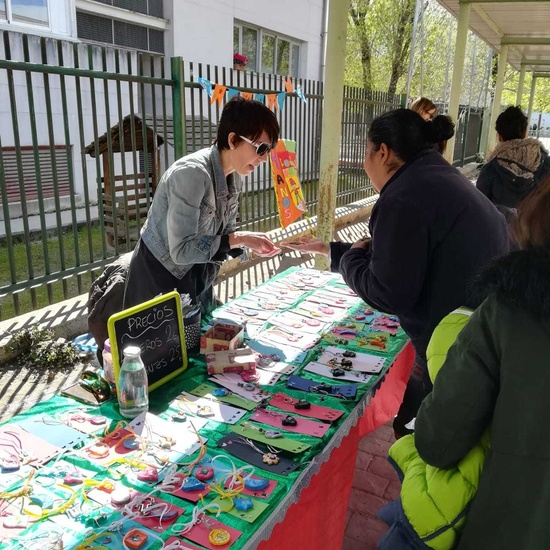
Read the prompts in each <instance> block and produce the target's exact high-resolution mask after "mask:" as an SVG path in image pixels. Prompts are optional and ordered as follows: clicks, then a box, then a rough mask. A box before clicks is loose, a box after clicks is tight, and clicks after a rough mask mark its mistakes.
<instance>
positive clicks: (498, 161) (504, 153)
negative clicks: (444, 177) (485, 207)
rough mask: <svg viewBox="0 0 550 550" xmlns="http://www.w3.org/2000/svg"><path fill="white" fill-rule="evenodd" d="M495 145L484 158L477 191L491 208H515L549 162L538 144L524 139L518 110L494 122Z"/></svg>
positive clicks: (524, 125)
mask: <svg viewBox="0 0 550 550" xmlns="http://www.w3.org/2000/svg"><path fill="white" fill-rule="evenodd" d="M495 129H496V131H497V137H498V141H499V143H498V145H497V146H496V147H495V149H494V150H493V152H492V153H491V154H490V155H489V156H488V157H487V162H486V164H484V165H483V167H482V168H481V172H480V173H479V177H478V178H477V188H478V189H479V190H480V191H481V192H482V193H483V194H484V195H485V196H486V197H487V198H488V199H489V200H490V201H491V202H493V203H494V204H496V205H499V206H501V207H505V208H516V207H517V206H518V204H519V203H520V202H521V201H522V200H523V199H524V198H525V197H527V195H529V193H531V191H533V189H535V187H537V185H538V184H539V182H540V181H542V180H543V179H544V178H545V176H547V175H548V174H550V158H549V157H548V153H547V151H546V149H545V148H544V147H543V146H542V144H541V142H540V141H539V140H538V139H535V138H527V137H525V136H526V135H527V117H526V116H525V115H524V114H523V112H522V110H521V109H520V108H519V107H508V108H507V109H506V110H505V111H503V112H502V113H501V114H500V115H499V116H498V118H497V121H496V124H495Z"/></svg>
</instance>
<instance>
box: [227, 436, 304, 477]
mask: <svg viewBox="0 0 550 550" xmlns="http://www.w3.org/2000/svg"><path fill="white" fill-rule="evenodd" d="M217 445H218V447H220V448H221V449H223V450H224V451H226V452H228V453H229V454H231V455H233V456H236V457H237V458H238V459H240V460H242V461H244V462H248V464H252V466H254V467H255V468H260V469H261V470H265V471H267V472H271V473H272V474H277V475H281V476H287V475H288V474H290V473H291V472H293V471H294V470H296V469H297V468H299V466H300V463H299V462H293V461H291V460H289V459H288V458H285V457H284V456H280V455H278V459H279V462H277V464H267V463H265V462H263V460H262V454H260V453H258V452H257V451H255V450H254V449H253V448H252V447H250V446H249V445H247V444H246V443H244V442H243V440H242V438H241V437H239V436H236V435H226V436H225V437H222V438H221V439H219V440H218V442H217ZM258 448H259V449H261V450H264V449H265V446H263V447H262V446H260V445H258ZM265 452H266V453H268V452H269V451H268V450H267V449H265Z"/></svg>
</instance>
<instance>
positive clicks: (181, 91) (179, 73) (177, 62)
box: [171, 57, 187, 160]
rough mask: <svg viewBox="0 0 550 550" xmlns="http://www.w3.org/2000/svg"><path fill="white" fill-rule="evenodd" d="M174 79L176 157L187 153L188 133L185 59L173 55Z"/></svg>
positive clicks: (173, 107)
mask: <svg viewBox="0 0 550 550" xmlns="http://www.w3.org/2000/svg"><path fill="white" fill-rule="evenodd" d="M171 68H172V80H173V81H174V82H175V86H174V90H173V92H172V113H173V115H172V116H173V118H174V158H175V159H176V160H178V159H179V158H181V157H183V156H185V155H186V154H187V140H186V138H187V134H186V131H185V85H184V74H183V59H182V58H181V57H172V59H171Z"/></svg>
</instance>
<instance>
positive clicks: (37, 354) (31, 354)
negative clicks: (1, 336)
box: [7, 326, 80, 369]
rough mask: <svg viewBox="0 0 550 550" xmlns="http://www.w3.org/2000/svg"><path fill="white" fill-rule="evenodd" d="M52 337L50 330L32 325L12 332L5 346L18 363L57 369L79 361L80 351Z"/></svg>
mask: <svg viewBox="0 0 550 550" xmlns="http://www.w3.org/2000/svg"><path fill="white" fill-rule="evenodd" d="M54 338H55V337H54V333H53V331H52V330H49V329H45V328H41V327H39V326H34V327H31V328H28V329H23V330H21V331H19V332H17V333H16V334H14V336H13V337H12V338H11V340H10V342H9V344H8V346H7V347H8V350H9V351H10V352H12V353H14V354H15V355H16V356H17V360H18V361H19V363H21V364H24V365H25V366H29V367H35V368H42V369H59V368H63V367H69V366H74V365H75V364H76V363H79V362H80V353H79V351H78V350H77V349H76V348H75V347H74V346H73V345H72V344H71V343H69V342H62V341H56V340H54Z"/></svg>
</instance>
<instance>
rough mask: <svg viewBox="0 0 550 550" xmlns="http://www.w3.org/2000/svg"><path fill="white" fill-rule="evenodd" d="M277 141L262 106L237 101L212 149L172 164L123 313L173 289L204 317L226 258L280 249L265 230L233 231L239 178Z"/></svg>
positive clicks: (140, 247)
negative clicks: (213, 287)
mask: <svg viewBox="0 0 550 550" xmlns="http://www.w3.org/2000/svg"><path fill="white" fill-rule="evenodd" d="M278 138H279V124H278V122H277V119H276V117H275V115H274V114H273V113H272V112H271V111H270V110H269V109H268V108H267V107H266V106H265V105H263V104H262V103H259V102H257V101H248V100H244V99H243V98H242V97H235V98H233V99H231V100H230V101H228V102H227V104H226V105H225V107H224V109H223V111H222V115H221V118H220V122H219V126H218V132H217V139H216V141H215V144H214V145H213V146H212V147H209V148H207V149H202V150H200V151H197V152H195V153H192V154H190V155H187V156H185V157H183V158H181V159H179V160H177V161H176V162H175V163H174V164H172V166H170V167H169V168H168V170H166V172H165V173H164V175H163V176H162V178H161V180H160V182H159V185H158V187H157V190H156V192H155V197H154V200H153V203H152V204H151V208H150V209H149V212H148V215H147V220H146V222H145V224H144V226H143V229H142V230H141V237H140V239H139V242H138V244H137V245H136V248H135V250H134V253H133V256H132V259H131V260H130V266H129V272H128V277H127V281H126V289H125V294H124V308H128V307H131V306H134V305H137V304H140V303H142V302H144V301H147V300H150V299H151V298H154V297H155V296H157V295H158V294H161V293H165V292H169V291H172V290H174V289H176V290H177V291H178V292H180V293H185V294H189V295H190V296H191V298H192V299H193V301H194V302H195V303H197V304H199V305H201V309H202V311H203V313H205V312H209V311H210V310H211V309H212V308H213V304H214V296H213V290H212V285H213V283H214V280H215V278H216V276H217V274H218V271H219V268H220V265H221V263H222V261H223V260H224V259H226V258H227V257H228V255H229V256H233V257H235V256H238V255H239V254H240V253H242V248H250V249H251V250H253V251H254V252H256V253H257V254H259V255H261V256H273V255H275V254H278V253H279V252H280V250H279V248H277V247H276V246H275V245H274V244H273V243H272V242H271V241H270V240H269V238H268V237H267V236H266V235H265V234H263V233H254V232H250V231H236V220H237V211H238V201H239V194H240V192H241V178H240V177H241V176H247V175H248V174H250V173H251V172H253V171H254V169H255V168H256V167H257V166H258V165H260V164H262V163H263V162H265V161H266V160H267V158H268V153H269V151H270V150H271V149H272V148H273V147H275V144H276V143H277V140H278Z"/></svg>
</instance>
